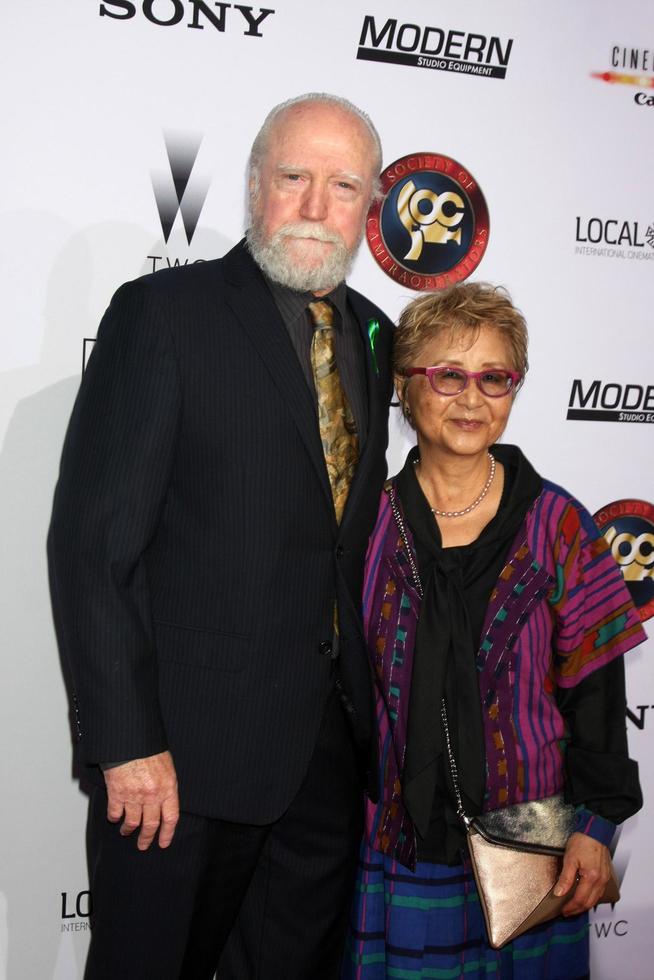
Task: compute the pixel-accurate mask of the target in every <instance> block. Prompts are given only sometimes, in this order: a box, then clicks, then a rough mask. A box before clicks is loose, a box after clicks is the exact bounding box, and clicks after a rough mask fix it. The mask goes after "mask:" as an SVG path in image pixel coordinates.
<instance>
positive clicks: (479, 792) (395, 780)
mask: <svg viewBox="0 0 654 980" xmlns="http://www.w3.org/2000/svg"><path fill="white" fill-rule="evenodd" d="M394 358H395V375H396V387H397V392H398V396H399V399H400V402H401V405H402V409H403V412H404V415H405V417H406V419H407V420H408V421H409V423H410V425H411V426H412V427H413V428H414V429H415V430H416V434H417V443H418V444H417V446H416V447H414V449H412V450H411V452H410V453H409V456H408V458H407V461H406V464H405V466H404V468H403V469H402V471H401V472H400V473H399V474H398V476H397V477H395V478H394V479H393V480H390V481H389V482H388V484H387V485H386V487H385V489H384V492H383V493H382V500H381V504H380V510H379V515H378V519H377V524H376V527H375V530H374V532H373V535H372V537H371V540H370V545H369V549H368V555H367V566H366V579H365V586H364V614H365V628H366V635H367V641H368V646H369V651H370V656H371V660H372V665H373V671H374V674H375V677H376V683H377V690H376V696H377V714H378V720H379V733H380V734H379V738H380V796H379V800H380V802H379V804H378V805H377V806H374V805H373V804H372V803H370V804H369V805H368V814H367V827H366V837H365V839H364V844H363V848H362V856H361V862H360V868H359V879H358V882H357V892H356V899H355V907H354V911H353V925H352V930H351V934H350V938H349V942H348V951H347V957H346V967H345V975H346V976H348V977H356V978H361V980H364V978H370V980H373V978H382V977H386V976H389V977H402V978H413V977H416V978H417V977H442V978H455V977H463V976H465V977H466V980H474V978H475V977H479V978H481V977H484V978H486V977H487V976H488V975H492V976H494V977H495V976H497V977H501V978H502V980H506V978H525V980H526V978H528V980H534V978H538V977H543V978H549V980H564V978H565V980H572V978H580V977H584V976H587V974H588V929H587V910H588V909H589V908H590V907H591V906H593V905H594V904H596V902H597V900H598V899H599V897H600V895H601V893H602V890H603V888H604V884H605V883H606V881H607V879H608V875H609V852H608V849H607V845H608V844H609V843H610V840H611V837H612V835H613V832H614V830H615V824H616V823H619V822H620V821H622V820H624V819H625V818H626V817H628V816H630V815H631V814H633V813H635V812H636V811H637V810H638V809H639V807H640V805H641V802H642V801H641V795H640V788H639V784H638V775H637V767H636V764H635V763H634V762H632V761H630V760H629V759H628V757H627V746H626V734H625V689H624V668H623V662H622V656H621V655H622V654H623V653H625V652H626V651H627V650H629V649H630V648H631V647H633V646H635V645H636V644H637V643H640V642H641V641H642V640H643V639H644V632H643V630H642V627H641V625H640V622H639V617H638V614H637V612H636V610H635V609H634V607H633V604H632V603H631V600H630V598H629V594H628V592H627V589H626V587H625V585H624V583H623V581H622V577H621V574H620V571H619V569H618V567H617V565H616V564H615V562H614V560H613V558H612V556H611V554H610V551H609V550H608V548H607V546H606V544H605V542H604V540H603V538H602V537H601V536H600V534H599V532H598V530H597V528H596V526H595V524H594V523H593V520H592V518H591V517H590V515H589V514H588V512H587V511H586V510H584V508H583V507H582V506H581V505H580V504H579V503H578V502H577V501H576V500H575V499H574V498H573V497H571V496H570V494H568V493H567V492H566V491H565V490H562V489H561V488H560V487H557V486H555V485H554V484H552V483H550V482H549V481H547V480H544V479H542V478H541V477H540V476H539V475H538V473H536V471H535V470H534V468H533V467H532V466H531V465H530V463H529V462H528V460H527V459H526V458H525V457H524V456H523V454H522V453H521V451H520V450H519V449H518V448H517V447H515V446H508V445H506V446H504V445H498V444H497V443H498V441H499V439H500V437H501V436H502V433H503V431H504V428H505V426H506V424H507V421H508V418H509V414H510V412H511V409H512V407H513V402H514V400H515V396H516V392H517V391H518V388H519V386H520V384H521V383H522V381H523V379H524V376H525V373H526V371H527V331H526V326H525V323H524V320H523V318H522V316H521V314H520V313H519V311H518V310H516V309H515V307H514V306H513V305H512V303H511V300H510V297H509V296H508V294H507V293H506V292H505V291H503V290H502V289H500V288H493V287H491V286H488V285H486V284H481V283H468V284H465V285H460V286H456V287H453V288H452V289H450V290H447V291H445V292H442V293H438V294H429V295H426V296H422V297H420V298H419V299H417V300H415V301H414V302H413V303H411V304H410V305H409V306H408V307H407V309H406V310H405V311H404V313H403V314H402V316H401V318H400V323H399V326H398V329H397V333H396V338H395V354H394ZM443 697H444V698H445V702H446V704H447V714H448V727H449V730H450V734H451V738H452V743H453V750H454V757H455V759H456V762H457V766H458V770H459V782H460V785H461V791H462V796H463V803H464V808H465V811H466V812H467V813H468V814H469V815H472V814H477V813H481V812H484V811H488V810H493V809H497V808H498V807H502V806H507V805H509V804H513V803H518V802H521V801H523V800H537V799H543V798H545V797H549V796H552V795H554V794H555V793H557V792H559V791H561V790H562V789H564V791H565V796H566V799H567V800H568V801H569V802H571V803H573V804H575V806H576V818H575V828H576V830H575V832H574V833H573V834H572V836H571V837H570V839H569V843H568V846H567V848H566V854H565V859H564V866H563V871H562V873H561V876H560V879H559V882H558V884H557V888H559V889H560V894H567V892H568V890H569V889H570V888H571V886H572V884H573V883H574V880H575V876H576V875H577V874H578V875H579V876H580V881H579V884H578V887H577V889H576V891H575V892H574V894H573V897H572V898H571V899H570V900H569V901H568V902H567V904H566V905H565V907H564V909H563V915H562V916H561V917H559V918H558V919H556V920H554V921H552V922H548V923H546V924H544V925H541V926H538V927H535V928H534V929H533V930H532V931H531V932H528V933H526V934H525V935H523V936H520V937H519V938H518V939H516V940H514V941H513V942H512V943H509V944H508V945H507V946H505V947H503V948H502V949H501V950H494V949H491V948H490V946H489V945H488V942H487V938H486V933H485V927H484V924H483V919H482V914H481V910H480V905H479V900H478V895H477V891H476V887H475V884H474V879H473V877H472V874H471V869H470V864H469V861H468V859H467V855H466V852H465V833H464V828H463V826H462V824H461V821H460V819H459V818H458V817H457V815H456V813H455V807H454V806H453V804H452V790H451V785H450V780H449V769H448V763H447V755H446V753H445V746H444V735H443V730H442V726H441V722H440V714H439V705H440V703H441V699H442V698H443Z"/></svg>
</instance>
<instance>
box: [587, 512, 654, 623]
mask: <svg viewBox="0 0 654 980" xmlns="http://www.w3.org/2000/svg"><path fill="white" fill-rule="evenodd" d="M593 517H594V519H595V523H596V524H597V526H598V527H599V529H600V531H601V532H602V534H603V535H604V537H605V539H606V541H607V543H608V545H609V546H610V548H611V553H612V555H613V557H614V558H615V560H616V561H617V563H618V565H619V566H620V569H621V571H622V575H623V578H624V580H625V583H626V585H627V588H628V589H629V593H630V595H631V598H632V599H633V602H634V605H635V606H636V608H637V609H638V612H639V614H640V618H641V620H642V621H644V620H646V619H650V617H651V616H654V505H652V504H650V503H648V502H647V501H646V500H614V501H613V503H611V504H607V505H606V507H602V508H601V510H598V512H597V513H596V514H594V515H593Z"/></svg>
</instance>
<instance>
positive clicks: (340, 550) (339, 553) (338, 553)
mask: <svg viewBox="0 0 654 980" xmlns="http://www.w3.org/2000/svg"><path fill="white" fill-rule="evenodd" d="M344 554H345V548H344V547H343V545H342V544H339V545H337V546H336V557H337V558H342V557H343V555H344Z"/></svg>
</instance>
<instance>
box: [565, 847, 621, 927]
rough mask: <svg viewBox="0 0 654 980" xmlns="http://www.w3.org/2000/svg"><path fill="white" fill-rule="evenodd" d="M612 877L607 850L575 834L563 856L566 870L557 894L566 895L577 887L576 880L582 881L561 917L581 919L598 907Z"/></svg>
mask: <svg viewBox="0 0 654 980" xmlns="http://www.w3.org/2000/svg"><path fill="white" fill-rule="evenodd" d="M610 873H611V862H610V855H609V849H608V847H605V846H604V844H600V842H599V841H596V840H595V839H594V838H593V837H589V836H588V834H581V833H575V834H572V835H571V837H570V839H569V840H568V844H567V847H566V849H565V854H564V855H563V868H562V869H561V874H560V875H559V880H558V881H557V883H556V885H555V888H554V894H555V895H565V894H566V893H567V892H569V891H570V889H571V888H572V886H573V885H574V883H575V879H576V878H577V876H579V879H580V880H579V884H578V885H577V887H576V889H575V891H574V894H573V895H572V898H571V899H570V901H569V902H568V903H567V904H566V905H564V906H563V913H562V914H563V915H579V913H580V912H586V911H587V910H588V909H590V908H592V907H593V905H597V903H598V902H599V900H600V898H601V896H602V892H603V891H604V886H605V885H606V883H607V881H608V880H609V876H610Z"/></svg>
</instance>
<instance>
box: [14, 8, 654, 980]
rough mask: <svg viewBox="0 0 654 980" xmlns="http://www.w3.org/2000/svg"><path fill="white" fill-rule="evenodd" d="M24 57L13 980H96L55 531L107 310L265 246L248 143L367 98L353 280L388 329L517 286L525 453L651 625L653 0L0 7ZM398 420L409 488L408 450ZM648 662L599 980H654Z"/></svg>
mask: <svg viewBox="0 0 654 980" xmlns="http://www.w3.org/2000/svg"><path fill="white" fill-rule="evenodd" d="M264 2H266V0H264ZM3 39H4V44H3V53H2V59H1V62H0V64H1V67H0V72H2V75H3V76H4V77H3V80H2V90H3V93H4V96H5V97H4V99H3V106H2V109H1V110H0V112H1V113H2V133H3V136H4V150H3V154H2V161H1V163H0V167H1V169H2V181H1V185H0V186H1V188H2V196H3V201H2V205H1V213H0V221H1V223H2V233H1V234H0V250H1V255H2V260H1V268H0V274H1V283H2V286H1V296H2V305H3V317H2V331H1V343H0V434H1V451H0V521H1V523H2V532H1V545H0V554H1V559H0V560H1V562H2V589H1V590H0V603H1V604H2V605H1V615H0V623H1V624H2V677H1V683H0V740H1V744H2V752H1V753H0V754H1V757H2V807H1V808H0V821H1V829H0V848H1V850H2V856H1V861H0V875H1V878H0V977H3V978H4V977H7V978H10V980H32V978H34V980H36V978H39V980H77V978H81V976H82V972H83V963H84V958H85V952H86V947H87V943H88V937H89V931H88V930H89V912H90V910H91V907H92V896H91V894H90V893H89V890H88V884H87V875H86V868H85V855H84V825H85V805H86V798H85V797H84V795H83V794H82V793H81V791H80V790H79V789H78V786H77V784H76V782H75V780H74V778H73V774H72V771H71V760H70V739H69V729H68V721H67V705H66V699H65V694H64V687H63V683H62V679H61V673H60V666H59V660H58V654H57V650H56V644H55V639H54V633H53V627H52V620H51V613H50V606H49V598H48V588H47V576H46V562H45V537H46V530H47V525H48V519H49V511H50V505H51V499H52V492H53V488H54V484H55V480H56V473H57V466H58V459H59V454H60V450H61V443H62V439H63V435H64V431H65V427H66V424H67V421H68V416H69V414H70V411H71V407H72V404H73V400H74V397H75V394H76V391H77V388H78V385H79V381H80V376H81V372H82V369H83V364H84V362H85V359H86V358H87V357H88V356H89V353H90V351H91V349H92V345H93V341H94V337H95V332H96V328H97V324H98V321H99V318H100V316H101V314H102V312H103V310H104V308H105V307H106V306H107V304H108V302H109V300H110V298H111V295H112V293H113V291H114V290H115V289H116V288H117V286H118V285H119V284H120V283H121V282H123V281H125V280H127V279H133V278H135V277H137V276H139V275H142V274H144V273H148V272H152V271H155V272H156V271H157V270H159V269H165V268H168V267H169V266H173V265H184V264H186V263H191V262H202V261H204V260H206V259H211V258H214V257H216V256H219V255H221V254H223V253H224V252H225V251H227V249H229V248H230V247H231V246H232V245H233V244H234V243H235V242H237V241H238V240H239V239H240V238H241V236H242V233H243V229H244V220H245V219H244V210H245V199H246V195H245V169H246V162H247V157H248V152H249V147H250V143H251V141H252V138H253V137H254V135H255V133H256V131H257V129H258V127H259V125H260V122H261V121H262V119H263V117H264V116H265V114H266V113H267V111H268V109H269V108H270V107H271V106H272V105H274V104H275V103H277V102H280V101H282V100H284V99H286V98H288V97H290V96H293V95H297V94H300V93H302V92H306V91H328V92H334V93H336V94H339V95H343V96H345V97H347V98H349V99H351V100H352V101H353V102H355V103H356V104H358V105H360V106H361V107H362V108H364V109H365V110H367V111H368V112H369V113H370V115H371V116H372V118H373V120H374V121H375V123H376V125H377V127H378V129H379V132H380V134H381V138H382V142H383V146H384V170H383V173H382V176H381V180H382V186H383V190H384V199H383V202H382V203H381V204H380V206H379V207H376V208H375V209H373V211H371V213H370V216H369V220H368V224H367V234H366V238H365V239H364V242H363V244H362V247H361V250H360V253H359V257H358V259H357V262H356V265H355V268H354V271H353V273H352V276H351V280H350V281H351V283H352V285H353V286H355V287H356V288H357V289H359V290H361V291H362V292H364V293H366V294H368V295H369V296H370V297H371V298H373V299H374V300H375V301H376V302H378V303H379V304H380V305H381V306H382V307H383V308H385V309H386V311H387V312H388V314H389V315H390V316H391V317H393V318H396V317H397V316H398V314H399V312H400V310H401V309H402V307H403V306H404V305H405V304H406V303H407V302H408V301H409V300H410V299H411V298H413V297H415V296H416V295H418V292H419V291H420V290H424V289H437V288H440V287H442V286H443V285H445V284H446V283H449V282H455V281H460V280H463V279H465V278H468V277H473V278H478V279H484V280H488V281H491V282H494V283H501V284H503V285H505V286H506V287H507V288H508V289H509V290H510V292H511V293H512V295H513V297H514V300H515V302H516V303H517V305H518V306H520V307H521V309H522V310H523V311H524V313H525V315H526V318H527V321H528V324H529V329H530V335H531V347H530V363H531V370H530V372H529V375H528V378H527V382H526V384H525V386H524V388H523V390H522V391H521V393H520V395H519V397H518V399H517V402H516V405H515V408H514V410H513V415H512V419H511V422H510V426H509V430H508V432H507V434H506V439H507V441H509V442H515V443H517V444H519V445H520V446H521V447H522V449H523V450H524V451H525V452H526V454H527V455H528V456H529V457H530V459H531V461H532V462H533V463H534V465H535V466H536V468H537V469H538V470H539V471H540V472H541V473H543V474H544V475H545V476H547V477H549V478H550V479H552V480H554V481H555V482H557V483H559V484H562V485H563V486H565V487H567V488H568V489H570V490H571V491H572V492H573V493H574V494H575V495H576V496H578V497H579V498H580V499H581V500H582V501H583V502H584V503H585V505H586V506H587V507H588V508H589V509H590V511H591V512H592V513H593V514H594V515H595V516H596V520H597V521H598V522H599V524H600V526H601V528H602V530H603V532H604V533H605V534H606V536H607V539H608V540H609V541H610V542H611V546H612V548H613V553H614V555H615V557H616V560H617V561H618V562H619V563H620V565H621V567H622V571H623V574H624V577H625V580H626V581H627V584H628V586H629V589H630V590H631V593H632V595H633V598H634V600H635V601H636V603H637V605H638V607H639V609H640V613H641V616H642V618H643V620H645V621H647V620H650V626H651V628H652V629H654V618H652V617H654V483H653V481H652V465H651V461H652V449H653V440H652V436H653V434H654V427H653V423H654V354H653V349H654V348H653V345H652V299H653V297H654V291H653V288H652V287H653V286H654V191H653V189H652V187H653V184H652V178H651V169H652V160H653V159H654V9H653V8H652V5H651V3H650V2H649V0H622V2H621V3H619V4H618V3H613V2H608V0H578V2H577V3H575V4H570V3H568V2H566V0H550V2H549V3H544V2H540V3H535V4H528V5H527V4H524V3H521V2H520V0H504V2H499V0H491V2H488V0H459V2H454V0H443V2H442V3H439V4H433V3H429V2H426V0H403V2H399V0H393V2H390V0H377V2H376V3H367V2H366V0H348V2H345V0H332V3H329V4H315V5H314V4H309V3H306V2H304V0H267V4H266V6H251V5H249V4H236V3H218V2H210V0H206V2H202V0H131V2H130V0H120V2H118V0H114V2H109V0H102V2H100V0H67V2H66V3H50V2H45V0H24V2H23V3H21V4H11V5H8V6H7V9H6V10H5V11H4V17H3ZM244 383H247V382H246V381H245V380H244ZM391 411H392V420H391V444H390V448H389V469H390V470H391V471H395V470H397V469H398V468H399V466H400V465H401V463H402V461H403V458H404V455H405V453H406V451H407V449H408V448H409V446H410V444H411V441H412V440H411V438H410V432H409V431H408V430H407V429H406V427H405V426H404V425H403V424H402V423H401V421H400V419H399V416H398V410H397V409H396V408H393V409H392V410H391ZM645 625H646V628H647V626H648V624H647V622H646V624H645ZM650 632H651V629H650ZM627 661H628V662H627V684H628V705H629V707H628V713H627V720H626V723H627V728H628V732H629V738H630V745H631V751H632V754H633V756H634V757H635V758H636V759H638V761H639V763H640V766H641V775H642V784H643V790H644V793H645V798H646V804H645V808H644V810H643V811H642V813H641V814H639V815H638V816H637V817H635V818H633V819H632V820H630V821H629V822H628V824H627V825H626V826H624V827H623V828H622V829H621V831H620V834H619V839H618V843H617V849H616V853H615V862H616V866H617V869H618V872H619V874H620V876H621V878H622V895H623V897H622V899H621V901H620V903H619V904H618V905H616V906H615V907H614V908H611V907H610V906H605V907H602V908H600V909H598V910H597V912H596V913H594V914H592V915H591V925H590V930H591V939H592V959H593V976H594V977H595V978H598V980H615V978H616V977H620V978H623V977H628V978H631V980H647V978H650V977H651V976H652V963H651V948H652V947H651V926H650V920H651V918H652V915H653V914H654V898H653V896H652V888H651V881H652V879H653V878H654V850H653V849H652V847H651V826H652V810H651V806H652V802H651V801H652V799H654V761H653V759H654V639H650V640H649V641H648V642H647V643H646V644H644V645H643V646H642V647H640V648H639V649H637V650H636V651H634V652H632V653H631V654H629V655H628V658H627Z"/></svg>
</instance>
